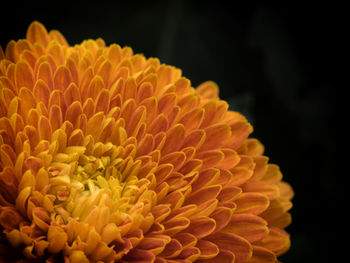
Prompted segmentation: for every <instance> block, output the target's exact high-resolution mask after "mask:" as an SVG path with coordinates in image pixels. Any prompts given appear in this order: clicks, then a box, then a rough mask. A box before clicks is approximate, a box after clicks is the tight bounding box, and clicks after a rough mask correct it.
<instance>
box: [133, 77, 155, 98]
mask: <svg viewBox="0 0 350 263" xmlns="http://www.w3.org/2000/svg"><path fill="white" fill-rule="evenodd" d="M152 96H153V86H152V84H151V83H149V82H144V83H142V84H141V85H140V87H139V88H138V90H137V95H136V98H137V102H141V101H143V100H145V99H147V98H150V97H152Z"/></svg>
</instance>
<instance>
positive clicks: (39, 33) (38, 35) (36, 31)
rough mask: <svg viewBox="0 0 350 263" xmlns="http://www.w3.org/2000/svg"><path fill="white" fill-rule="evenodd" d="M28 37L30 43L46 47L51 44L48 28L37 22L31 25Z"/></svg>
mask: <svg viewBox="0 0 350 263" xmlns="http://www.w3.org/2000/svg"><path fill="white" fill-rule="evenodd" d="M26 37H27V39H28V40H29V41H30V42H32V43H39V44H40V45H42V46H44V47H46V46H47V44H48V43H49V39H48V33H47V31H46V28H45V27H44V26H43V25H42V24H41V23H39V22H37V21H34V22H33V23H31V24H30V26H29V28H28V31H27V35H26Z"/></svg>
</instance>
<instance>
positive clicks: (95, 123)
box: [86, 112, 104, 138]
mask: <svg viewBox="0 0 350 263" xmlns="http://www.w3.org/2000/svg"><path fill="white" fill-rule="evenodd" d="M103 119H104V113H103V112H98V113H96V114H95V115H94V116H92V117H91V118H90V119H89V120H88V123H87V127H86V130H87V133H88V134H91V135H92V136H93V137H94V138H97V135H98V134H99V133H100V131H101V127H102V122H103Z"/></svg>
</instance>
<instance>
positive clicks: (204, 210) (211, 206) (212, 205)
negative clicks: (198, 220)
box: [191, 199, 218, 218]
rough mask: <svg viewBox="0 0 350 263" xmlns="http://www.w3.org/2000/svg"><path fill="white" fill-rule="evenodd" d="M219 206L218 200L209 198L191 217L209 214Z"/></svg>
mask: <svg viewBox="0 0 350 263" xmlns="http://www.w3.org/2000/svg"><path fill="white" fill-rule="evenodd" d="M217 206H218V200H216V199H214V200H208V201H206V202H204V203H202V204H200V205H199V206H198V208H197V211H196V213H195V214H193V215H192V216H191V217H192V218H195V217H200V216H209V215H210V214H211V213H213V212H214V210H215V209H216V208H217Z"/></svg>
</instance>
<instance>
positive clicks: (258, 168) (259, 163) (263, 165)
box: [252, 156, 269, 180]
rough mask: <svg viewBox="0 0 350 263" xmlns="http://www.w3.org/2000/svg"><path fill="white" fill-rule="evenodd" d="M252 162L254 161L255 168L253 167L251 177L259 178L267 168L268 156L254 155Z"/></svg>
mask: <svg viewBox="0 0 350 263" xmlns="http://www.w3.org/2000/svg"><path fill="white" fill-rule="evenodd" d="M253 160H254V163H255V168H254V175H253V177H252V179H255V180H261V179H262V178H263V177H264V175H265V173H266V171H267V168H268V164H267V163H268V161H269V158H268V157H266V156H257V157H254V159H253Z"/></svg>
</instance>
